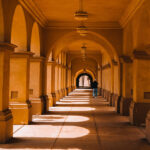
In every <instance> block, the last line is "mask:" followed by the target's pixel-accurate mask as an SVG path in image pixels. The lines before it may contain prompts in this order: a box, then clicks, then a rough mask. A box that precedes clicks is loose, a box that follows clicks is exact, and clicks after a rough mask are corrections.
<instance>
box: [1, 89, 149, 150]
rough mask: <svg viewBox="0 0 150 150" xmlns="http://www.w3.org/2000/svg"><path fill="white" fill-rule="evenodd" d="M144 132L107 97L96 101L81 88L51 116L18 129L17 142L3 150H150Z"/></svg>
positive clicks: (35, 119)
mask: <svg viewBox="0 0 150 150" xmlns="http://www.w3.org/2000/svg"><path fill="white" fill-rule="evenodd" d="M144 132H145V130H144V129H142V128H138V127H135V126H131V125H130V124H129V121H128V117H123V116H120V115H118V114H116V113H115V111H114V108H112V107H109V106H108V103H107V102H106V101H105V100H104V99H103V98H101V97H98V98H96V99H95V98H92V96H91V91H90V90H81V89H80V90H75V91H74V92H72V93H71V94H70V96H68V97H66V98H64V99H62V100H61V101H60V102H58V103H57V107H53V108H50V111H49V113H48V114H45V115H41V116H34V118H33V123H32V124H31V125H25V126H14V139H13V140H12V142H11V143H10V144H4V145H0V149H11V150H12V149H14V150H19V149H21V150H22V149H26V150H33V149H36V150H40V149H44V150H46V149H47V150H50V149H53V150H63V149H64V150H150V145H149V144H148V143H147V141H146V139H145V134H144Z"/></svg>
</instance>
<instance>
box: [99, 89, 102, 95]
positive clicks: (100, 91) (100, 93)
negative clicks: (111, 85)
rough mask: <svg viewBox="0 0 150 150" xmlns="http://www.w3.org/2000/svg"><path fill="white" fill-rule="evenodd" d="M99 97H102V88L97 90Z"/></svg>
mask: <svg viewBox="0 0 150 150" xmlns="http://www.w3.org/2000/svg"><path fill="white" fill-rule="evenodd" d="M99 96H102V88H99Z"/></svg>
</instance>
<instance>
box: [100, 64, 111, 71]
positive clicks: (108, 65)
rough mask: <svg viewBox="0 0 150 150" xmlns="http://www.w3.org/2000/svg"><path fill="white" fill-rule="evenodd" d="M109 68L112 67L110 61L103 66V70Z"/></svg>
mask: <svg viewBox="0 0 150 150" xmlns="http://www.w3.org/2000/svg"><path fill="white" fill-rule="evenodd" d="M108 68H111V65H110V64H109V63H108V64H106V65H104V66H102V70H104V69H108Z"/></svg>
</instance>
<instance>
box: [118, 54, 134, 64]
mask: <svg viewBox="0 0 150 150" xmlns="http://www.w3.org/2000/svg"><path fill="white" fill-rule="evenodd" d="M119 59H120V62H121V63H132V62H133V61H132V59H131V57H130V56H127V55H122V56H120V58H119Z"/></svg>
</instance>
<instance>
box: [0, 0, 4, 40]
mask: <svg viewBox="0 0 150 150" xmlns="http://www.w3.org/2000/svg"><path fill="white" fill-rule="evenodd" d="M3 41H4V18H3V6H2V0H0V42H3Z"/></svg>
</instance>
